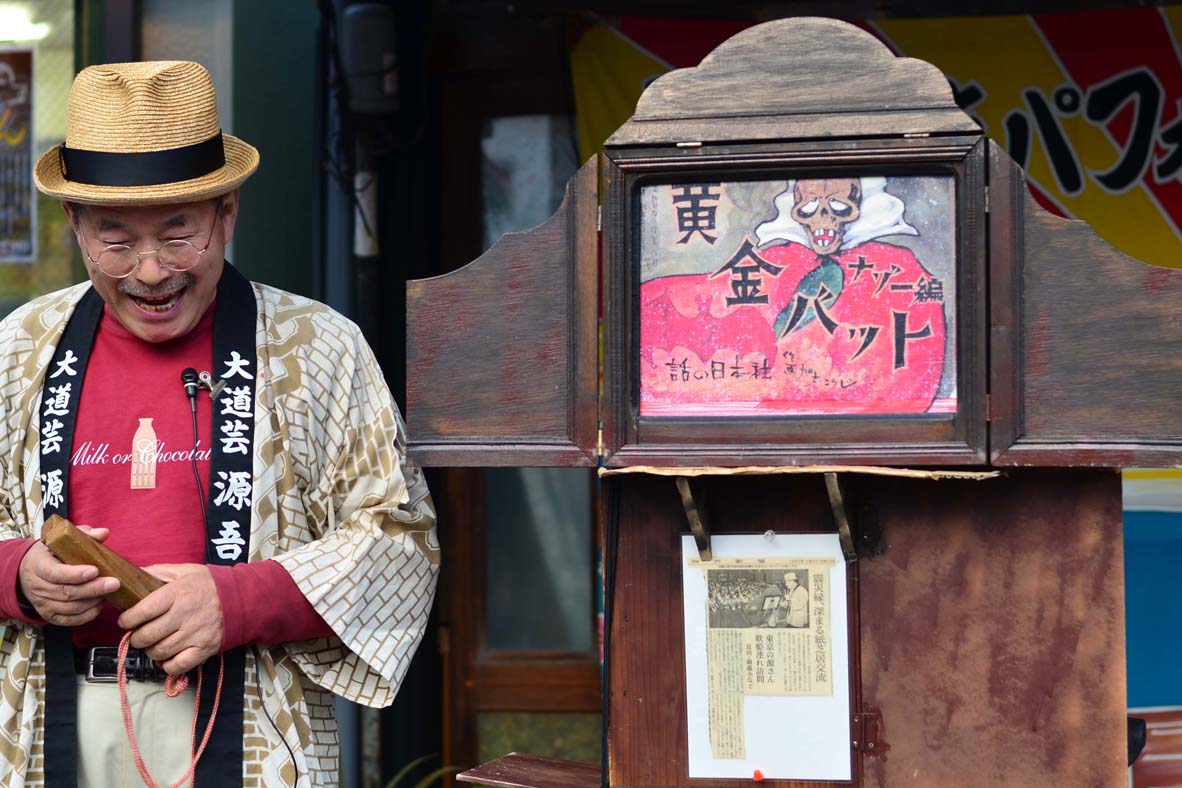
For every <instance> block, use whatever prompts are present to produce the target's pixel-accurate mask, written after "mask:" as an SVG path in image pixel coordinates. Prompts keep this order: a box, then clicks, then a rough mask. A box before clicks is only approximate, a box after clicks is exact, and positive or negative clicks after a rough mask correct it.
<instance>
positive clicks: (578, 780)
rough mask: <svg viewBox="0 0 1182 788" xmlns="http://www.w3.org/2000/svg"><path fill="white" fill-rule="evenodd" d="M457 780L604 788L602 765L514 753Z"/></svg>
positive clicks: (507, 787)
mask: <svg viewBox="0 0 1182 788" xmlns="http://www.w3.org/2000/svg"><path fill="white" fill-rule="evenodd" d="M456 779H457V780H460V781H462V782H467V783H481V784H482V785H493V786H503V788H600V786H602V784H603V771H602V770H601V769H600V768H599V767H598V766H593V765H591V764H589V763H576V762H575V761H560V760H558V759H557V758H542V757H540V756H538V755H522V754H520V753H516V752H512V753H509V754H508V755H506V756H505V757H504V758H497V759H496V760H495V761H489V762H488V763H486V764H483V765H481V766H477V767H476V768H475V769H469V770H468V771H466V772H464V773H462V774H459V775H457V776H456Z"/></svg>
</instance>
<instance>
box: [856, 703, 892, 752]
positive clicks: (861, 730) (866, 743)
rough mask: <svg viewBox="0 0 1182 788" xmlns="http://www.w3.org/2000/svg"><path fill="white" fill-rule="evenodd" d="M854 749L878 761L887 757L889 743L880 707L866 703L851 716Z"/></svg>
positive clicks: (889, 747)
mask: <svg viewBox="0 0 1182 788" xmlns="http://www.w3.org/2000/svg"><path fill="white" fill-rule="evenodd" d="M853 723H854V725H853V731H854V738H853V741H852V742H851V745H852V746H853V748H854V750H855V751H857V752H860V753H862V754H864V755H868V756H870V757H871V758H877V759H878V760H880V761H885V760H886V759H887V755H886V754H887V752H889V751H890V749H891V745H889V744H887V743H886V739H885V738H884V737H885V735H886V725H885V724H884V723H883V721H882V709H880V708H878V707H877V706H871V705H870V704H866V705H864V706H863V707H862V711H861V712H860V713H858V714H855V715H854V716H853Z"/></svg>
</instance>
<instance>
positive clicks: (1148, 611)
mask: <svg viewBox="0 0 1182 788" xmlns="http://www.w3.org/2000/svg"><path fill="white" fill-rule="evenodd" d="M1124 522H1125V616H1126V622H1127V627H1128V632H1127V642H1128V661H1129V707H1130V708H1138V707H1144V706H1177V705H1182V670H1180V669H1179V667H1178V666H1179V664H1180V655H1182V627H1180V626H1179V625H1178V624H1179V621H1180V620H1182V513H1177V512H1125V515H1124ZM1097 581H1098V584H1099V586H1098V588H1097V592H1101V589H1102V587H1103V580H1102V579H1100V578H1097Z"/></svg>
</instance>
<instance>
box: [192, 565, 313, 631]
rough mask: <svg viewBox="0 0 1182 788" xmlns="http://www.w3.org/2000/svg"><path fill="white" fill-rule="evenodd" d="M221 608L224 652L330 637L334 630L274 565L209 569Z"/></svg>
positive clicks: (289, 578) (215, 566) (287, 576)
mask: <svg viewBox="0 0 1182 788" xmlns="http://www.w3.org/2000/svg"><path fill="white" fill-rule="evenodd" d="M209 573H210V574H211V575H212V576H213V582H214V585H215V586H217V590H218V600H219V601H220V602H221V605H222V650H228V649H231V648H235V647H236V646H241V645H245V644H247V643H268V644H270V643H284V642H287V641H289V640H310V639H312V638H319V637H327V636H329V635H331V634H332V628H331V627H329V625H328V624H326V623H325V622H324V619H323V618H321V617H320V614H319V613H317V612H316V610H315V609H314V608H313V607H312V605H311V604H310V603H309V602H308V600H307V599H306V598H305V597H304V595H303V594H302V593H300V589H299V588H298V587H297V586H296V584H295V581H294V580H292V579H291V575H289V574H288V573H287V570H286V569H284V568H283V567H282V566H281V565H280V564H279V563H278V562H276V561H259V562H257V563H253V564H234V565H233V566H217V565H210V567H209Z"/></svg>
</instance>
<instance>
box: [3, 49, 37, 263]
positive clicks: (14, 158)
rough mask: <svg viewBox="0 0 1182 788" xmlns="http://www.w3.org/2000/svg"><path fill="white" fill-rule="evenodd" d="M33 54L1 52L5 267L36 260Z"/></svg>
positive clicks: (20, 50)
mask: <svg viewBox="0 0 1182 788" xmlns="http://www.w3.org/2000/svg"><path fill="white" fill-rule="evenodd" d="M36 215H37V193H36V191H35V190H34V187H33V51H32V50H31V49H0V262H8V263H12V262H19V263H31V262H33V260H35V259H36V256H37V255H36V240H35V239H36V237H37V234H36Z"/></svg>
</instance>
